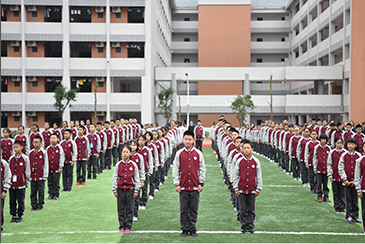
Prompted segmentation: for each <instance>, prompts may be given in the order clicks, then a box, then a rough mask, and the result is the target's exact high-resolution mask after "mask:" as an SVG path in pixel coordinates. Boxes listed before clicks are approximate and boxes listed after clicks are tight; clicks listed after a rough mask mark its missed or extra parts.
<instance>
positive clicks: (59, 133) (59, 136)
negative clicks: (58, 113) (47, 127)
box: [52, 122, 62, 142]
mask: <svg viewBox="0 0 365 244" xmlns="http://www.w3.org/2000/svg"><path fill="white" fill-rule="evenodd" d="M52 127H53V129H52V134H56V135H57V136H58V141H59V142H60V141H62V134H61V131H60V129H59V125H58V122H54V123H53V125H52Z"/></svg>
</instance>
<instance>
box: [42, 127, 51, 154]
mask: <svg viewBox="0 0 365 244" xmlns="http://www.w3.org/2000/svg"><path fill="white" fill-rule="evenodd" d="M52 133H53V130H52V129H49V130H44V131H42V137H43V148H44V149H46V148H47V147H48V146H49V145H51V135H52Z"/></svg>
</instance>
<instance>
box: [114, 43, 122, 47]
mask: <svg viewBox="0 0 365 244" xmlns="http://www.w3.org/2000/svg"><path fill="white" fill-rule="evenodd" d="M112 47H120V42H112Z"/></svg>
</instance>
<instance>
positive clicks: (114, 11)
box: [112, 7, 121, 13]
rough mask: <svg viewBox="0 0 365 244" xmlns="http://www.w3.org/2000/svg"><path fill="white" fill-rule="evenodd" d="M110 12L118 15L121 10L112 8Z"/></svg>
mask: <svg viewBox="0 0 365 244" xmlns="http://www.w3.org/2000/svg"><path fill="white" fill-rule="evenodd" d="M112 12H113V13H120V12H121V9H120V7H112Z"/></svg>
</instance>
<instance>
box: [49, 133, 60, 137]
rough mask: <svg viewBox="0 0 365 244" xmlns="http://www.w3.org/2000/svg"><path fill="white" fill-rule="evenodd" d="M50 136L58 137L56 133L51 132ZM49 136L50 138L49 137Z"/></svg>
mask: <svg viewBox="0 0 365 244" xmlns="http://www.w3.org/2000/svg"><path fill="white" fill-rule="evenodd" d="M51 136H56V137H57V138H58V135H57V134H56V133H53V134H51ZM51 136H50V138H51Z"/></svg>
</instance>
